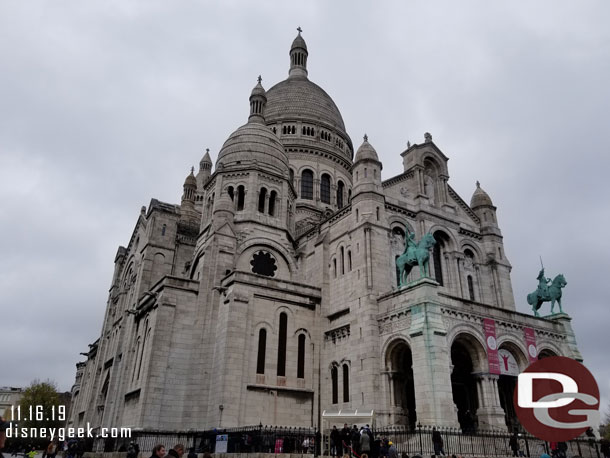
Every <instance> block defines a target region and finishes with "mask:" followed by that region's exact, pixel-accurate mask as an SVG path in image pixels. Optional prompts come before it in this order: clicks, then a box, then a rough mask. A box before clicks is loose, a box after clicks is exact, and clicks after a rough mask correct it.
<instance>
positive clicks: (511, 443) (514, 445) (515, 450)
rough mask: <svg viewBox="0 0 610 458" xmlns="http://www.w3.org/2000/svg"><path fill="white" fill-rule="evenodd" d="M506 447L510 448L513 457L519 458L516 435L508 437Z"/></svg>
mask: <svg viewBox="0 0 610 458" xmlns="http://www.w3.org/2000/svg"><path fill="white" fill-rule="evenodd" d="M508 445H509V446H510V449H511V450H512V451H513V456H519V438H518V437H517V433H513V435H512V436H510V440H509V441H508Z"/></svg>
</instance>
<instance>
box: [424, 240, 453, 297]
mask: <svg viewBox="0 0 610 458" xmlns="http://www.w3.org/2000/svg"><path fill="white" fill-rule="evenodd" d="M430 233H431V234H432V235H433V236H434V239H435V240H436V243H435V244H434V247H433V248H432V253H431V255H432V256H431V257H432V263H431V264H432V265H431V268H430V271H431V273H434V278H435V280H436V281H437V282H438V283H439V284H440V285H441V286H449V285H450V284H451V277H452V276H453V275H452V269H453V266H452V265H451V264H450V263H447V262H445V255H446V254H447V253H448V252H451V251H453V249H454V247H455V246H456V245H455V240H452V238H451V236H450V235H449V234H448V231H447V230H446V229H444V228H441V229H436V230H434V231H432V230H431V231H430Z"/></svg>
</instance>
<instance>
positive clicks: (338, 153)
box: [265, 32, 353, 170]
mask: <svg viewBox="0 0 610 458" xmlns="http://www.w3.org/2000/svg"><path fill="white" fill-rule="evenodd" d="M308 55H309V53H308V52H307V44H306V43H305V40H304V39H303V37H302V36H301V34H300V32H299V35H298V36H297V37H296V38H295V39H294V41H293V42H292V46H291V48H290V71H289V72H288V78H287V79H286V80H284V81H282V82H280V83H277V84H276V85H275V86H273V87H272V88H271V89H269V90H268V91H267V94H266V95H267V105H266V106H265V122H266V124H267V125H268V126H269V127H270V128H272V129H273V131H274V132H276V133H277V134H278V135H279V137H280V140H281V141H282V143H283V144H284V146H285V147H286V149H287V152H288V155H289V157H290V155H291V153H294V152H295V151H299V152H305V150H307V151H308V152H309V153H310V154H319V153H323V154H325V153H328V154H330V155H333V156H335V157H337V158H340V160H341V161H342V166H343V167H344V168H345V169H346V170H348V169H349V168H350V167H351V161H352V157H353V145H352V141H351V139H350V138H349V135H347V132H346V130H345V124H344V123H343V117H342V116H341V112H340V111H339V109H338V108H337V105H335V102H333V99H331V98H330V96H329V95H328V94H327V93H326V91H325V90H324V89H322V88H321V87H320V86H318V85H317V84H315V83H313V82H311V81H309V79H308V77H307V57H308ZM312 148H313V149H312Z"/></svg>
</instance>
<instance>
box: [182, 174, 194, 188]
mask: <svg viewBox="0 0 610 458" xmlns="http://www.w3.org/2000/svg"><path fill="white" fill-rule="evenodd" d="M184 186H192V187H194V188H196V187H197V179H196V178H195V175H193V171H192V170H191V173H189V176H187V177H186V179H185V180H184Z"/></svg>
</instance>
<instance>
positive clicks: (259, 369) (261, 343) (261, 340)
mask: <svg viewBox="0 0 610 458" xmlns="http://www.w3.org/2000/svg"><path fill="white" fill-rule="evenodd" d="M266 351H267V330H266V329H261V330H260V331H258V354H257V356H256V373H257V374H264V373H265V352H266Z"/></svg>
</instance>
